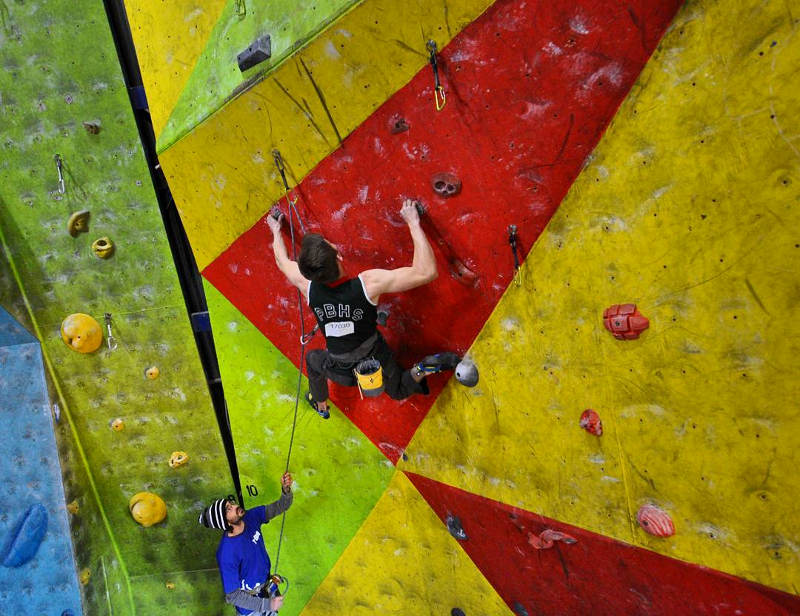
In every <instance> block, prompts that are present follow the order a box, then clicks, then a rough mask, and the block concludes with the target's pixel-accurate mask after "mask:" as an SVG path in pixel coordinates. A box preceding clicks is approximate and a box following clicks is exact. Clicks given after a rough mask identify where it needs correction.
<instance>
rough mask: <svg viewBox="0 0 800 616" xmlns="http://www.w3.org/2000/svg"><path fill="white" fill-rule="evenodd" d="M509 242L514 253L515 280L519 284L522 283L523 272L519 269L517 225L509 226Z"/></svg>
mask: <svg viewBox="0 0 800 616" xmlns="http://www.w3.org/2000/svg"><path fill="white" fill-rule="evenodd" d="M508 243H509V245H510V246H511V252H512V253H513V255H514V282H515V283H516V285H517V286H520V285H521V284H522V272H521V271H520V269H519V254H518V253H517V225H509V226H508Z"/></svg>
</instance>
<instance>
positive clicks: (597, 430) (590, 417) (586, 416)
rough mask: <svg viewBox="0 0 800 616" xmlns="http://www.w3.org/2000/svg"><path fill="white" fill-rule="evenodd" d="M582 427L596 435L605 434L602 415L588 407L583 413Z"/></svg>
mask: <svg viewBox="0 0 800 616" xmlns="http://www.w3.org/2000/svg"><path fill="white" fill-rule="evenodd" d="M580 425H581V428H583V429H584V430H586V431H587V432H589V433H590V434H594V435H595V436H603V422H602V421H600V415H598V414H597V411H595V410H594V409H586V410H585V411H584V412H583V413H581V422H580Z"/></svg>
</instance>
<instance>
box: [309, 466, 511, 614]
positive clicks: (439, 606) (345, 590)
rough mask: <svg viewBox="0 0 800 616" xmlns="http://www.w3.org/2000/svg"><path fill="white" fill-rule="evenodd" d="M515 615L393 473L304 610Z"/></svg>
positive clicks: (413, 490) (406, 482)
mask: <svg viewBox="0 0 800 616" xmlns="http://www.w3.org/2000/svg"><path fill="white" fill-rule="evenodd" d="M454 607H459V608H461V609H462V610H463V611H464V612H465V613H467V614H486V615H489V614H491V616H503V615H505V614H509V615H512V614H513V612H511V610H509V609H508V607H507V606H506V604H505V603H504V602H503V600H502V599H501V598H500V596H499V595H498V594H497V592H496V591H495V590H494V588H492V586H491V584H489V582H488V581H487V580H486V578H484V577H483V574H482V573H481V572H480V571H479V570H478V568H477V567H476V566H475V565H474V564H473V563H472V561H471V560H470V559H469V557H468V556H467V554H466V552H464V550H463V549H461V547H460V546H459V545H458V542H457V541H456V540H455V539H454V538H453V537H451V536H450V535H449V534H448V532H447V530H446V529H445V527H444V525H443V524H442V521H441V520H440V519H439V518H438V517H436V514H435V513H434V512H433V510H432V509H431V508H430V507H429V506H428V504H427V503H426V502H425V499H423V498H422V496H421V495H420V494H419V492H417V489H416V488H415V487H414V486H413V485H412V483H411V482H410V481H409V480H408V479H407V478H406V476H405V474H404V473H401V472H396V473H395V474H394V477H393V478H392V481H391V483H390V484H389V485H388V487H387V488H386V491H385V492H384V494H383V496H382V497H381V499H380V500H379V501H378V503H377V504H376V505H375V508H374V509H373V510H372V513H370V515H369V517H368V518H367V519H366V521H365V522H364V524H363V525H362V527H361V529H360V530H359V531H358V533H357V534H356V536H355V537H353V540H352V541H351V542H350V545H349V546H348V547H347V549H346V550H345V551H344V553H343V554H342V556H341V557H340V558H339V561H338V562H337V563H336V565H335V566H334V568H333V570H332V571H331V572H330V573H329V574H328V577H327V578H325V581H324V582H323V583H322V584H321V585H320V587H319V588H318V589H317V592H316V593H315V594H314V596H313V597H311V600H310V601H309V602H308V604H306V607H305V609H304V610H303V612H302V613H303V616H316V615H317V614H320V615H322V614H325V615H328V614H347V615H348V616H373V615H374V614H450V612H451V610H452V609H453V608H454Z"/></svg>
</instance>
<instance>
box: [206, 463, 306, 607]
mask: <svg viewBox="0 0 800 616" xmlns="http://www.w3.org/2000/svg"><path fill="white" fill-rule="evenodd" d="M292 499H293V495H292V476H291V474H289V473H284V474H283V476H282V477H281V497H280V498H279V499H278V500H276V501H275V502H274V503H270V504H269V505H266V506H265V505H262V506H260V507H254V508H252V509H248V510H247V511H245V510H244V509H243V508H242V507H240V506H239V504H238V503H237V502H236V499H235V498H234V497H233V496H228V497H227V498H221V499H218V500H215V501H214V502H213V503H211V504H210V505H209V506H208V507H206V508H205V509H203V512H202V513H201V514H200V517H199V518H198V522H199V523H200V524H202V525H203V526H205V527H206V528H216V529H218V530H222V531H224V532H223V534H222V538H221V539H220V541H219V547H218V548H217V564H218V565H219V573H220V575H221V576H222V587H223V590H224V592H225V601H226V603H229V604H231V605H233V606H235V607H236V612H237V613H238V614H248V615H249V616H277V612H278V610H279V609H281V606H282V605H283V597H282V596H281V595H279V594H276V593H274V592H270V568H271V566H272V563H271V562H270V559H269V555H268V554H267V548H266V547H265V546H264V537H263V536H262V535H261V525H262V524H266V523H267V522H269V521H270V520H271V519H272V518H275V517H277V516H279V515H281V514H282V513H283V512H284V511H286V510H287V509H288V508H289V507H290V506H291V504H292Z"/></svg>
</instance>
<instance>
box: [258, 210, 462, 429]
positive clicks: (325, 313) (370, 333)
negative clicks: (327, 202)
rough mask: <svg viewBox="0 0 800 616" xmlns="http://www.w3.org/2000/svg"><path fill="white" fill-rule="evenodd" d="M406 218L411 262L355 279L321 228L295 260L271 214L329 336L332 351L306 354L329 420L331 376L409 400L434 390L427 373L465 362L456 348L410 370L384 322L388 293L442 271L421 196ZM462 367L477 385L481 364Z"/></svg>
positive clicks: (315, 404)
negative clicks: (381, 303)
mask: <svg viewBox="0 0 800 616" xmlns="http://www.w3.org/2000/svg"><path fill="white" fill-rule="evenodd" d="M400 216H402V218H403V220H404V221H405V222H406V224H407V225H408V230H409V232H410V234H411V241H412V242H413V244H414V257H413V259H412V262H411V265H410V266H407V267H399V268H396V269H369V270H364V271H363V272H361V273H360V274H359V275H358V276H356V277H355V278H348V277H347V275H346V274H345V271H344V268H343V267H342V257H341V255H340V254H339V250H338V248H337V247H336V246H335V245H334V244H331V243H330V242H328V241H327V240H326V239H325V238H324V237H322V236H321V235H319V234H317V233H308V234H306V235H305V236H304V237H303V240H302V243H301V246H300V255H299V256H298V258H297V262H295V261H292V260H291V259H290V258H289V256H288V254H287V252H286V245H285V244H284V241H283V237H282V236H281V232H280V231H281V222H282V219H283V215H280V216H279V217H277V218H276V217H274V216H272V215H270V216H268V217H267V223H268V224H269V227H270V229H271V230H272V236H273V237H272V248H273V251H274V253H275V262H276V263H277V265H278V268H279V269H280V270H281V272H282V273H283V274H284V276H286V278H287V279H288V280H289V282H290V283H291V284H293V285H294V286H295V287H297V288H298V289H299V290H300V292H301V293H302V294H303V296H304V297H305V299H306V300H307V301H308V305H309V306H310V307H311V310H312V312H313V313H314V316H315V317H316V319H317V323H318V325H319V329H320V331H321V332H322V334H323V335H324V336H325V342H326V347H327V348H326V349H325V350H322V349H315V350H313V351H310V352H309V353H308V355H307V356H306V367H307V368H308V382H309V390H310V391H309V392H308V393H307V394H306V401H307V402H308V403H309V404H310V405H311V407H312V408H313V409H314V410H315V411H316V412H317V413H318V414H319V415H320V416H321V417H323V418H325V419H327V418H328V417H329V416H330V411H329V409H328V379H330V380H332V381H334V382H335V383H338V384H340V385H345V386H350V387H353V386H356V385H358V386H359V387H360V389H361V391H362V392H363V394H364V395H367V396H374V395H379V394H380V393H381V392H382V391H386V393H387V394H388V395H389V397H391V398H393V399H395V400H402V399H404V398H407V397H409V396H411V395H412V394H420V393H423V394H427V393H428V385H427V383H426V381H425V377H426V376H428V375H430V374H435V373H437V372H441V371H443V370H453V369H455V368H456V366H458V365H459V362H461V358H460V357H459V356H458V355H457V354H456V353H452V352H442V353H437V354H435V355H428V356H427V357H425V358H423V359H422V360H421V361H420V362H418V363H416V364H414V365H413V366H412V367H411V368H410V369H409V370H403V369H402V368H401V367H400V365H399V364H398V363H397V361H396V360H395V358H394V355H393V353H392V350H391V349H390V348H389V346H388V344H386V341H385V340H384V339H383V336H381V334H380V332H379V331H378V329H377V327H376V325H377V319H378V309H377V307H378V300H379V299H380V296H381V295H383V294H384V293H400V292H402V291H408V290H409V289H414V288H416V287H420V286H422V285H424V284H427V283H429V282H431V281H432V280H434V279H435V278H436V276H437V272H436V258H435V257H434V254H433V249H432V248H431V245H430V243H429V242H428V238H427V237H426V236H425V232H424V231H423V229H422V227H421V225H420V220H419V212H418V211H417V208H416V206H415V204H414V202H413V201H411V200H410V199H406V200H405V201H403V206H402V208H401V209H400ZM462 366H463V367H464V372H465V378H464V379H462V378H459V380H460V381H461V382H462V383H464V384H465V385H470V386H471V385H474V384H475V383H476V382H477V371H476V370H475V368H474V366H472V365H471V364H466V363H465V364H462ZM457 374H458V372H457Z"/></svg>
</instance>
